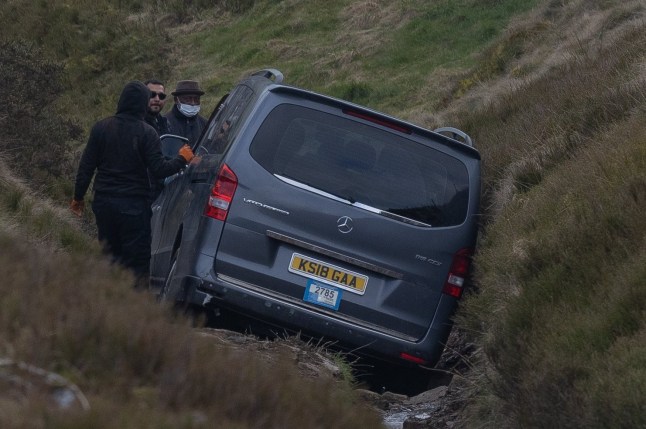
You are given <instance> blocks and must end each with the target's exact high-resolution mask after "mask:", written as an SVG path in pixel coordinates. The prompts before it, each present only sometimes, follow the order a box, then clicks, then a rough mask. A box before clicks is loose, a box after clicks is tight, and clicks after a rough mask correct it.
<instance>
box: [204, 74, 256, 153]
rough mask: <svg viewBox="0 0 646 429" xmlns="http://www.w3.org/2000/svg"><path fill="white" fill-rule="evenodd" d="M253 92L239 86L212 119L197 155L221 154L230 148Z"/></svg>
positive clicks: (246, 87)
mask: <svg viewBox="0 0 646 429" xmlns="http://www.w3.org/2000/svg"><path fill="white" fill-rule="evenodd" d="M252 95H253V90H252V89H251V88H249V87H248V86H244V85H238V86H237V87H235V88H234V90H233V91H232V92H231V94H230V95H229V97H228V98H227V99H226V100H225V101H224V103H223V104H222V105H221V106H220V107H219V110H218V112H217V113H216V114H215V116H214V117H213V118H212V119H211V122H210V123H209V125H208V128H207V130H206V132H205V133H204V138H203V139H202V141H201V144H200V147H199V148H198V150H197V154H198V155H199V154H221V153H224V151H225V150H226V149H227V148H228V147H229V145H230V143H231V141H233V137H235V135H236V134H237V132H238V129H239V128H240V127H239V125H240V124H239V122H240V121H239V119H240V118H241V116H242V114H243V112H244V111H245V109H246V107H247V106H248V105H249V101H250V100H251V97H252Z"/></svg>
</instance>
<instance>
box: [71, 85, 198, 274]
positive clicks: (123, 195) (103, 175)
mask: <svg viewBox="0 0 646 429" xmlns="http://www.w3.org/2000/svg"><path fill="white" fill-rule="evenodd" d="M149 100H150V90H149V89H148V88H147V87H146V85H144V84H143V83H142V82H139V81H132V82H129V83H128V84H127V85H126V86H125V87H124V88H123V91H122V92H121V96H120V97H119V103H118V106H117V113H116V114H115V115H114V116H110V117H108V118H105V119H102V120H100V121H99V122H97V123H96V124H95V125H94V126H93V127H92V130H91V131H90V137H89V139H88V142H87V146H86V147H85V150H84V151H83V155H82V156H81V161H80V163H79V168H78V172H77V175H76V183H75V186H74V198H73V199H72V202H71V204H70V209H71V210H72V212H74V214H76V215H77V216H81V215H82V214H83V209H84V207H85V204H84V202H83V198H84V197H85V193H86V192H87V190H88V187H89V186H90V182H91V181H92V177H93V176H94V173H95V172H96V177H95V179H94V200H93V203H92V211H93V212H94V215H95V218H96V225H97V229H98V236H99V241H101V242H102V243H103V244H104V245H105V250H106V252H108V253H109V254H111V255H112V258H113V261H115V262H118V263H120V264H122V265H123V266H125V267H127V268H129V269H131V270H132V271H133V272H134V273H135V276H136V277H137V284H136V286H142V287H143V286H146V283H147V280H148V275H149V270H150V245H151V229H150V218H151V215H152V213H151V208H150V203H151V201H150V193H151V192H150V191H151V190H150V182H149V179H148V173H147V171H150V173H151V174H152V175H153V176H154V177H156V178H164V177H167V176H171V175H173V174H175V173H177V172H178V171H180V170H181V169H182V168H184V167H185V166H186V163H187V162H190V160H191V159H192V158H193V152H192V151H191V148H190V147H189V146H188V145H185V146H184V147H183V148H181V149H180V151H179V155H177V156H176V157H175V158H173V159H170V160H167V159H165V158H164V156H163V155H162V152H161V144H160V141H159V136H158V135H157V132H156V131H155V129H154V128H153V127H151V126H150V125H148V124H147V123H146V122H144V116H145V114H146V110H147V108H148V101H149Z"/></svg>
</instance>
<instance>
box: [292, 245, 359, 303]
mask: <svg viewBox="0 0 646 429" xmlns="http://www.w3.org/2000/svg"><path fill="white" fill-rule="evenodd" d="M289 271H290V272H292V273H294V274H298V275H301V276H303V277H307V278H309V279H314V280H318V281H320V282H322V283H326V284H329V285H331V286H336V287H338V288H341V289H345V290H348V291H350V292H353V293H358V294H359V295H363V294H364V293H365V292H366V285H367V284H368V276H364V275H362V274H359V273H355V272H353V271H349V270H346V269H344V268H341V267H337V266H335V265H332V264H328V263H326V262H321V261H318V260H316V259H313V258H309V257H307V256H304V255H301V254H299V253H294V254H293V255H292V260H291V261H290V263H289Z"/></svg>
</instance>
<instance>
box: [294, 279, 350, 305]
mask: <svg viewBox="0 0 646 429" xmlns="http://www.w3.org/2000/svg"><path fill="white" fill-rule="evenodd" d="M342 294H343V291H342V290H340V289H337V288H335V287H332V286H328V285H326V284H323V283H321V282H317V281H316V280H308V281H307V286H306V287H305V295H303V299H304V300H305V301H307V302H311V303H312V304H316V305H320V306H323V307H327V308H331V309H332V310H338V309H339V304H340V303H341V295H342Z"/></svg>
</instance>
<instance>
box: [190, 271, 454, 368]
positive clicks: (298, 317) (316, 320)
mask: <svg viewBox="0 0 646 429" xmlns="http://www.w3.org/2000/svg"><path fill="white" fill-rule="evenodd" d="M181 283H182V287H181V289H183V291H184V294H183V295H184V299H185V301H186V303H188V304H192V305H197V306H200V307H204V308H207V309H216V308H222V309H227V310H230V311H234V312H237V313H240V314H243V315H245V316H246V317H250V318H253V319H256V320H259V321H261V322H263V323H266V324H269V325H273V326H276V327H278V328H280V329H284V330H287V331H292V332H299V333H301V334H303V335H305V336H309V337H314V338H318V339H323V340H324V341H327V342H330V343H331V344H333V346H334V347H337V348H339V349H342V350H345V351H350V352H352V353H353V354H357V355H365V356H370V357H372V358H377V359H380V360H385V361H388V362H391V363H394V364H398V365H405V366H417V365H415V364H412V363H411V362H410V361H409V360H404V359H402V358H401V354H402V353H405V354H408V355H409V356H413V357H415V358H418V359H421V360H423V361H424V362H425V363H424V364H423V365H422V366H424V367H432V366H434V365H435V363H436V362H437V361H438V359H439V358H440V355H441V354H442V351H443V350H444V344H445V343H446V339H447V338H448V335H449V332H450V330H451V325H450V323H449V322H448V321H450V320H451V316H452V313H453V310H454V308H455V300H454V299H453V298H450V297H443V298H442V300H441V301H440V305H439V306H438V309H437V312H436V314H435V318H434V322H433V323H432V325H431V328H430V329H429V330H428V331H427V332H426V335H424V337H423V338H422V339H421V340H419V341H414V340H412V339H404V338H401V337H398V336H396V335H391V334H389V333H386V332H382V331H379V330H377V329H371V328H370V327H366V326H361V325H358V324H355V323H352V322H350V321H348V320H343V319H340V318H336V317H334V316H333V315H330V314H327V313H326V312H323V311H317V310H316V309H313V308H310V307H308V306H306V305H305V304H301V303H298V302H294V301H293V300H286V299H284V298H282V297H279V296H273V295H269V294H268V293H265V292H264V291H263V290H261V289H260V288H257V287H253V285H247V286H244V285H241V284H237V283H236V282H235V281H231V279H227V278H222V277H215V278H212V277H211V276H208V278H206V279H205V278H200V277H196V276H187V277H184V278H183V279H182V282H181ZM436 321H437V322H436ZM440 321H442V322H440ZM436 325H438V326H436Z"/></svg>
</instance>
